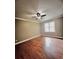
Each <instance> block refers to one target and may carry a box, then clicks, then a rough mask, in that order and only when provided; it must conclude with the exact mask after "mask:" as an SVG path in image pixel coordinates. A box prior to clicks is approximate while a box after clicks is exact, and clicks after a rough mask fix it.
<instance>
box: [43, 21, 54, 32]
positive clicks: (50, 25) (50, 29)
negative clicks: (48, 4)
mask: <svg viewBox="0 0 79 59" xmlns="http://www.w3.org/2000/svg"><path fill="white" fill-rule="evenodd" d="M44 29H45V32H55V22H48V23H44Z"/></svg>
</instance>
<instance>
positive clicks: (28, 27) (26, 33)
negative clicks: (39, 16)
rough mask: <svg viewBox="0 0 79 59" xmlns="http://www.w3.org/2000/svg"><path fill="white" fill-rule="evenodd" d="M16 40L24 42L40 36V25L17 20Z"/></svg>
mask: <svg viewBox="0 0 79 59" xmlns="http://www.w3.org/2000/svg"><path fill="white" fill-rule="evenodd" d="M15 22H16V23H15V27H16V28H15V39H16V40H17V41H22V40H25V39H27V38H31V37H33V36H36V35H40V24H39V23H35V22H29V21H22V20H17V19H16V20H15Z"/></svg>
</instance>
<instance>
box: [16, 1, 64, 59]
mask: <svg viewBox="0 0 79 59" xmlns="http://www.w3.org/2000/svg"><path fill="white" fill-rule="evenodd" d="M15 59H63V0H15Z"/></svg>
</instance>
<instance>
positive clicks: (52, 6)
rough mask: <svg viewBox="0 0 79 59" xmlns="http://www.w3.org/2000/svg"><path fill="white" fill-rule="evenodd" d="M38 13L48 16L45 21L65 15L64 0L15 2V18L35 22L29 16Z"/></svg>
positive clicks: (24, 0)
mask: <svg viewBox="0 0 79 59" xmlns="http://www.w3.org/2000/svg"><path fill="white" fill-rule="evenodd" d="M37 11H41V12H43V13H45V14H46V16H45V17H43V18H42V19H43V20H50V19H53V18H55V17H58V16H60V15H62V14H63V1H62V0H15V16H16V17H19V18H24V19H29V20H35V18H32V17H30V16H27V15H33V14H35V13H36V12H37Z"/></svg>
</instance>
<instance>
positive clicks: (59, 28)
mask: <svg viewBox="0 0 79 59" xmlns="http://www.w3.org/2000/svg"><path fill="white" fill-rule="evenodd" d="M51 21H54V22H55V32H45V31H44V23H46V22H51ZM41 34H42V35H43V36H49V37H55V36H59V37H63V18H62V17H61V18H56V19H51V20H48V21H44V22H42V23H41Z"/></svg>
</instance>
